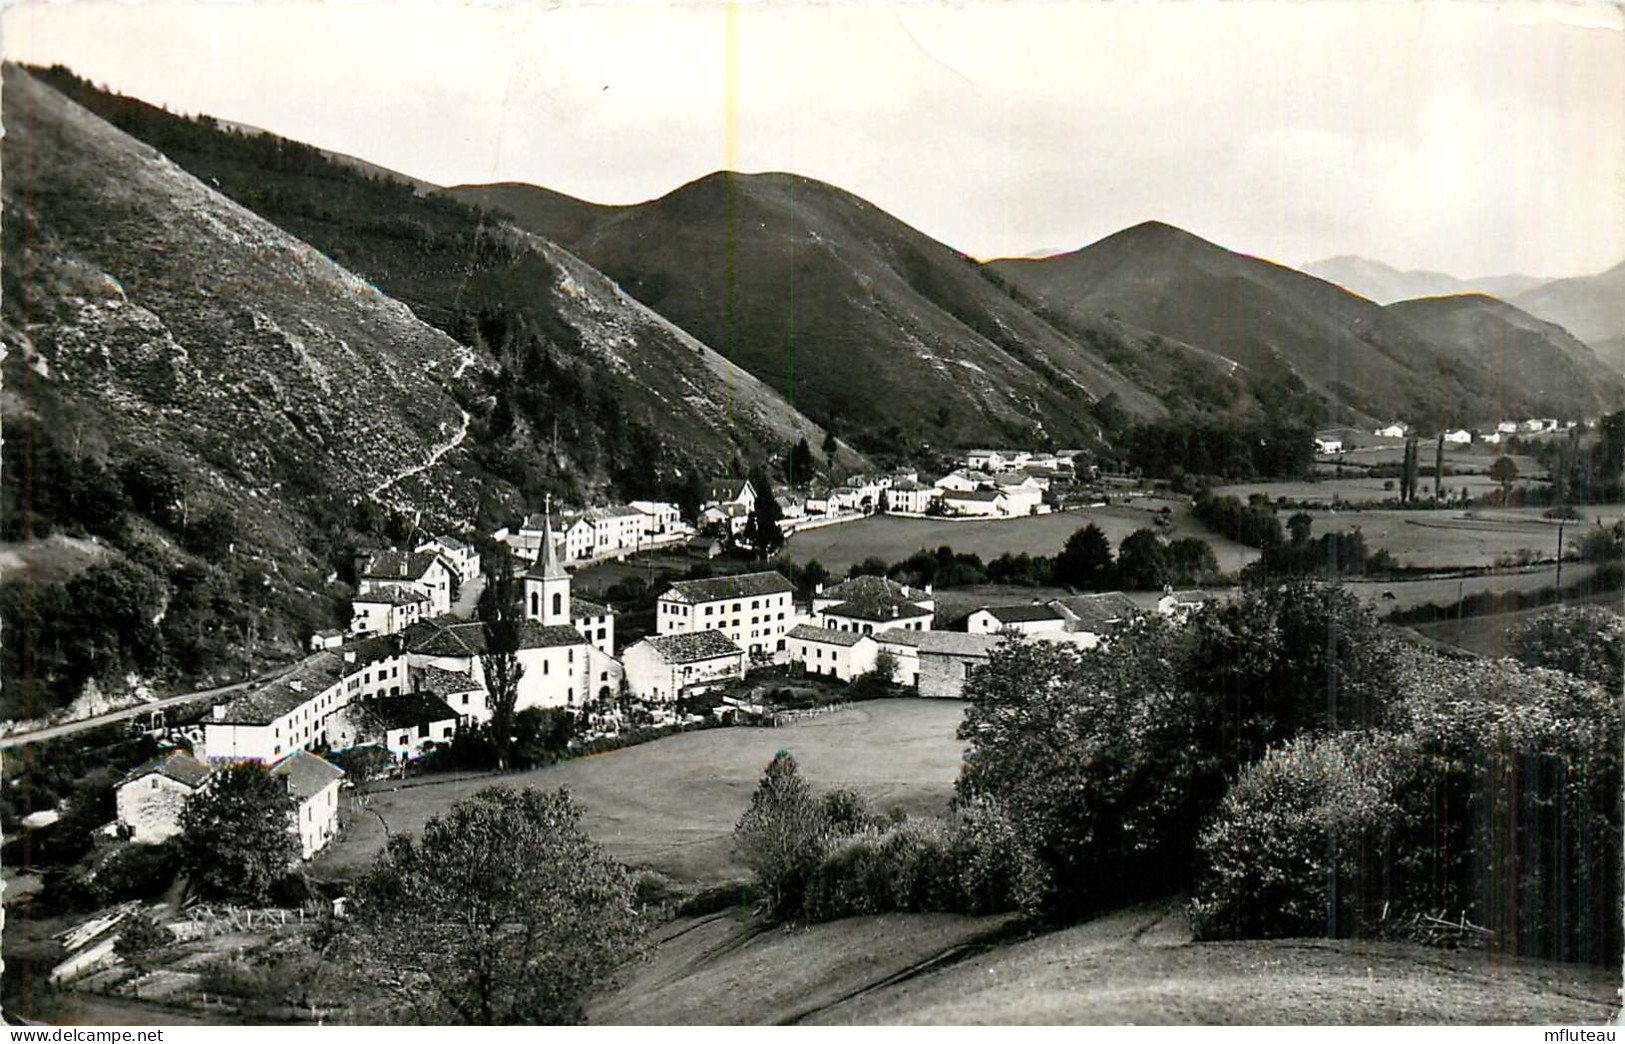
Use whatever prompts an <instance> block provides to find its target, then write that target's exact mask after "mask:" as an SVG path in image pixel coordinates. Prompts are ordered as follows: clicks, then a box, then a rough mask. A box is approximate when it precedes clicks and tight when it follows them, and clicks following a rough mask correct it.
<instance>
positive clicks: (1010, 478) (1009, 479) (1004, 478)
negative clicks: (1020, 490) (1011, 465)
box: [993, 471, 1032, 486]
mask: <svg viewBox="0 0 1625 1044" xmlns="http://www.w3.org/2000/svg"><path fill="white" fill-rule="evenodd" d="M1031 479H1032V476H1031V475H1029V474H1027V473H1026V472H1020V473H1017V472H1014V471H1004V472H1000V473H999V474H997V475H994V476H993V482H994V484H995V485H999V486H1023V485H1026V484H1027V483H1028V482H1029V481H1030V480H1031Z"/></svg>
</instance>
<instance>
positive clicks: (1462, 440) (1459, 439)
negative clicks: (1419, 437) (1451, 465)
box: [1444, 428, 1473, 446]
mask: <svg viewBox="0 0 1625 1044" xmlns="http://www.w3.org/2000/svg"><path fill="white" fill-rule="evenodd" d="M1444 441H1445V442H1447V443H1450V444H1451V445H1454V446H1465V445H1467V444H1468V443H1470V442H1472V441H1473V433H1472V432H1470V431H1468V430H1467V429H1466V428H1458V429H1456V430H1455V431H1447V432H1445V433H1444Z"/></svg>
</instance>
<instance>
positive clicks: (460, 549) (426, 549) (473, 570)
mask: <svg viewBox="0 0 1625 1044" xmlns="http://www.w3.org/2000/svg"><path fill="white" fill-rule="evenodd" d="M415 550H416V551H417V552H418V553H419V554H430V555H439V556H440V557H441V558H443V559H445V560H446V564H447V565H448V566H450V567H451V571H452V574H453V575H454V576H456V577H457V582H458V583H460V584H466V583H471V582H473V581H475V580H478V579H479V578H480V553H479V552H478V551H476V550H475V549H474V548H473V546H472V545H470V544H466V543H464V542H463V541H461V540H458V539H457V538H456V537H454V536H448V535H441V536H437V537H435V538H434V539H432V540H426V541H424V542H423V543H421V544H419V545H418V546H417V547H416V549H415Z"/></svg>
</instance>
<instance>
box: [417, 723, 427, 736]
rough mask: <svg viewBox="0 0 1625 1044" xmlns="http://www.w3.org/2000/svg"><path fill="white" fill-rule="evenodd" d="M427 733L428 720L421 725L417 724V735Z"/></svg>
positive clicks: (425, 734)
mask: <svg viewBox="0 0 1625 1044" xmlns="http://www.w3.org/2000/svg"><path fill="white" fill-rule="evenodd" d="M428 734H429V723H428V722H424V723H423V724H422V725H419V726H418V735H419V736H427V735H428Z"/></svg>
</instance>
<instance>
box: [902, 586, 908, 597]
mask: <svg viewBox="0 0 1625 1044" xmlns="http://www.w3.org/2000/svg"><path fill="white" fill-rule="evenodd" d="M903 597H904V598H907V597H908V585H907V584H904V585H903Z"/></svg>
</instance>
